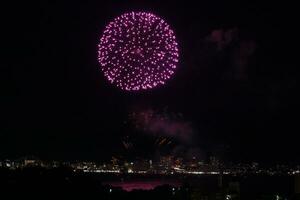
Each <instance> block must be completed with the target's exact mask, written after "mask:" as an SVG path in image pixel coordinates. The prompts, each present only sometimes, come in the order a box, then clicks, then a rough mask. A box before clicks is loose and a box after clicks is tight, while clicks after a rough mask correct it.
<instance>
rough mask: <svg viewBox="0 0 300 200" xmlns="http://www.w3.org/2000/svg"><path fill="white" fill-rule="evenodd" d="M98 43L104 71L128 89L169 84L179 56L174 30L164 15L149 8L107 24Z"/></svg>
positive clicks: (99, 58) (123, 87) (110, 78)
mask: <svg viewBox="0 0 300 200" xmlns="http://www.w3.org/2000/svg"><path fill="white" fill-rule="evenodd" d="M98 47H99V50H98V60H99V62H100V64H101V66H102V68H101V69H102V71H103V73H104V75H105V76H106V77H107V79H108V80H109V81H110V82H111V83H113V84H115V85H116V86H117V87H119V88H121V89H123V90H128V91H132V90H146V89H150V88H154V87H156V86H158V85H162V84H165V82H166V81H167V80H168V79H169V78H170V77H171V76H172V75H173V74H174V70H175V69H176V65H177V63H178V58H179V54H178V44H177V42H176V37H175V34H174V32H173V30H172V29H171V28H170V26H169V25H168V24H167V23H166V22H165V21H164V20H163V19H161V18H159V17H157V16H156V15H154V14H151V13H146V12H130V13H125V14H123V15H121V16H119V17H117V18H115V19H114V20H113V21H112V22H110V23H109V24H108V25H107V26H106V28H105V30H104V32H103V35H102V37H101V39H100V44H99V45H98Z"/></svg>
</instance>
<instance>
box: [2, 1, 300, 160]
mask: <svg viewBox="0 0 300 200" xmlns="http://www.w3.org/2000/svg"><path fill="white" fill-rule="evenodd" d="M226 2H227V1H226ZM3 8H4V10H5V11H4V12H2V14H3V15H4V16H3V17H2V19H4V21H5V22H4V24H3V25H2V28H1V29H2V30H1V32H2V34H3V33H4V36H3V37H2V38H1V39H2V40H3V41H2V42H1V43H2V45H1V46H2V56H3V57H4V59H3V60H2V61H1V74H0V78H1V86H0V88H1V93H0V95H1V96H0V97H1V98H0V109H1V111H0V117H1V118H0V119H1V122H0V123H1V124H0V125H1V127H0V159H4V158H18V157H21V156H25V155H35V156H38V157H41V158H44V159H65V160H73V159H84V160H96V161H101V160H103V159H108V158H110V157H111V155H116V154H122V151H124V149H123V148H122V145H121V141H122V138H123V137H124V136H126V135H131V136H132V137H133V138H134V137H136V139H134V140H135V142H136V143H140V144H143V143H146V142H147V141H142V140H147V137H139V136H138V135H139V134H140V135H142V136H143V135H146V134H145V133H143V131H141V130H136V129H135V128H134V126H133V125H132V124H130V123H129V121H130V120H129V119H128V115H129V114H130V113H132V112H141V111H143V110H149V109H150V110H155V111H157V112H158V113H163V112H167V113H169V114H170V115H171V113H176V115H180V116H181V120H183V121H184V122H188V123H189V124H190V125H191V126H192V127H193V136H191V137H193V138H191V139H192V140H194V142H193V148H195V147H197V148H199V149H201V151H203V154H205V155H210V154H211V153H212V152H216V151H224V152H225V151H226V159H228V160H233V161H240V160H241V161H260V162H266V163H269V162H295V161H297V162H299V161H300V160H299V158H300V150H299V148H298V145H299V141H297V136H298V134H299V125H298V121H299V117H298V110H299V106H298V102H299V98H298V97H297V96H298V95H297V93H298V90H297V89H296V85H297V82H298V81H297V76H296V63H295V61H296V60H297V56H298V55H296V52H297V51H298V48H299V47H298V46H297V45H296V40H297V39H298V37H299V36H298V35H296V34H295V32H294V30H296V29H297V27H296V25H297V24H298V23H295V21H296V19H297V17H296V12H295V9H292V8H293V5H282V4H278V5H274V4H267V3H265V4H261V3H251V4H242V3H240V4H233V3H231V4H230V3H225V1H224V2H223V3H220V1H203V2H201V3H200V2H198V5H197V4H196V3H191V2H190V3H189V2H188V1H183V2H178V3H177V2H174V1H131V2H128V1H108V2H105V1H94V2H91V1H85V2H83V1H82V2H80V3H79V2H74V1H69V2H67V1H64V2H63V1H39V2H36V3H27V2H26V3H25V2H22V3H21V2H12V3H10V5H5V6H4V7H2V9H3ZM132 10H138V11H139V10H140V11H150V12H153V13H155V14H157V15H159V16H161V17H162V18H164V19H165V20H166V21H167V22H168V23H169V24H171V26H172V28H173V29H174V31H175V33H176V36H177V39H178V43H179V46H180V64H179V66H178V69H177V71H176V73H175V75H174V77H172V79H171V80H170V81H168V82H167V84H166V85H165V86H162V87H159V88H156V89H153V90H149V91H144V92H133V93H129V92H124V91H121V90H120V89H118V88H116V87H114V86H113V85H111V84H109V83H108V82H107V81H106V79H105V78H104V76H103V74H102V73H101V71H100V66H99V64H98V62H97V44H98V42H99V38H100V35H101V32H102V30H103V29H104V27H105V25H106V24H107V23H108V22H109V21H110V20H111V19H113V18H114V17H115V16H117V15H120V14H123V13H124V12H126V11H132ZM167 115H168V114H167ZM166 126H168V124H167V125H166ZM136 135H137V136H136ZM147 136H149V135H147ZM177 140H178V138H177ZM177 143H178V144H180V141H177ZM220 149H221V150H220ZM137 151H141V152H142V151H147V149H146V148H145V149H143V148H140V149H138V150H137Z"/></svg>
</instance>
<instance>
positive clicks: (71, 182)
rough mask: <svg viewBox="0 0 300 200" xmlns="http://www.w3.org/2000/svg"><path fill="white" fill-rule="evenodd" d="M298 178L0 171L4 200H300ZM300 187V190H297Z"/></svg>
mask: <svg viewBox="0 0 300 200" xmlns="http://www.w3.org/2000/svg"><path fill="white" fill-rule="evenodd" d="M299 183H300V178H299V177H295V176H254V175H252V176H248V177H233V176H229V175H227V176H223V177H222V178H220V176H218V175H210V176H174V175H173V176H158V175H157V176H149V175H138V176H137V175H128V174H127V175H99V174H84V173H78V172H76V173H74V172H73V171H72V170H70V169H67V168H57V169H51V170H47V169H40V168H27V169H22V170H9V169H0V199H17V198H18V199H19V198H23V199H25V198H26V199H28V198H30V199H111V200H114V199H118V200H119V199H142V200H148V199H149V200H150V199H151V200H153V199H154V200H158V199H174V200H175V199H183V200H190V199H191V200H192V199H199V200H210V199H212V200H213V199H224V200H231V199H245V200H248V199H249V200H250V199H251V200H255V199H257V200H262V199H270V200H271V199H273V200H285V199H287V200H289V199H300V198H299V194H297V193H299V192H300V189H299V186H300V184H299ZM298 184H299V185H298Z"/></svg>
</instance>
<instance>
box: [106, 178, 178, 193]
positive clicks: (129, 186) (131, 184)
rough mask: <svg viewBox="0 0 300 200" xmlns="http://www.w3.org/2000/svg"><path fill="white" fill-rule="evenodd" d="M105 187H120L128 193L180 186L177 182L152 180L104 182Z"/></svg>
mask: <svg viewBox="0 0 300 200" xmlns="http://www.w3.org/2000/svg"><path fill="white" fill-rule="evenodd" d="M104 184H105V185H110V186H112V187H120V188H122V189H123V190H125V191H127V192H130V191H132V190H153V189H154V188H156V187H158V186H162V185H170V186H173V187H179V186H181V184H180V183H179V182H177V181H164V180H153V181H125V182H121V181H118V182H106V183H104Z"/></svg>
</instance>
